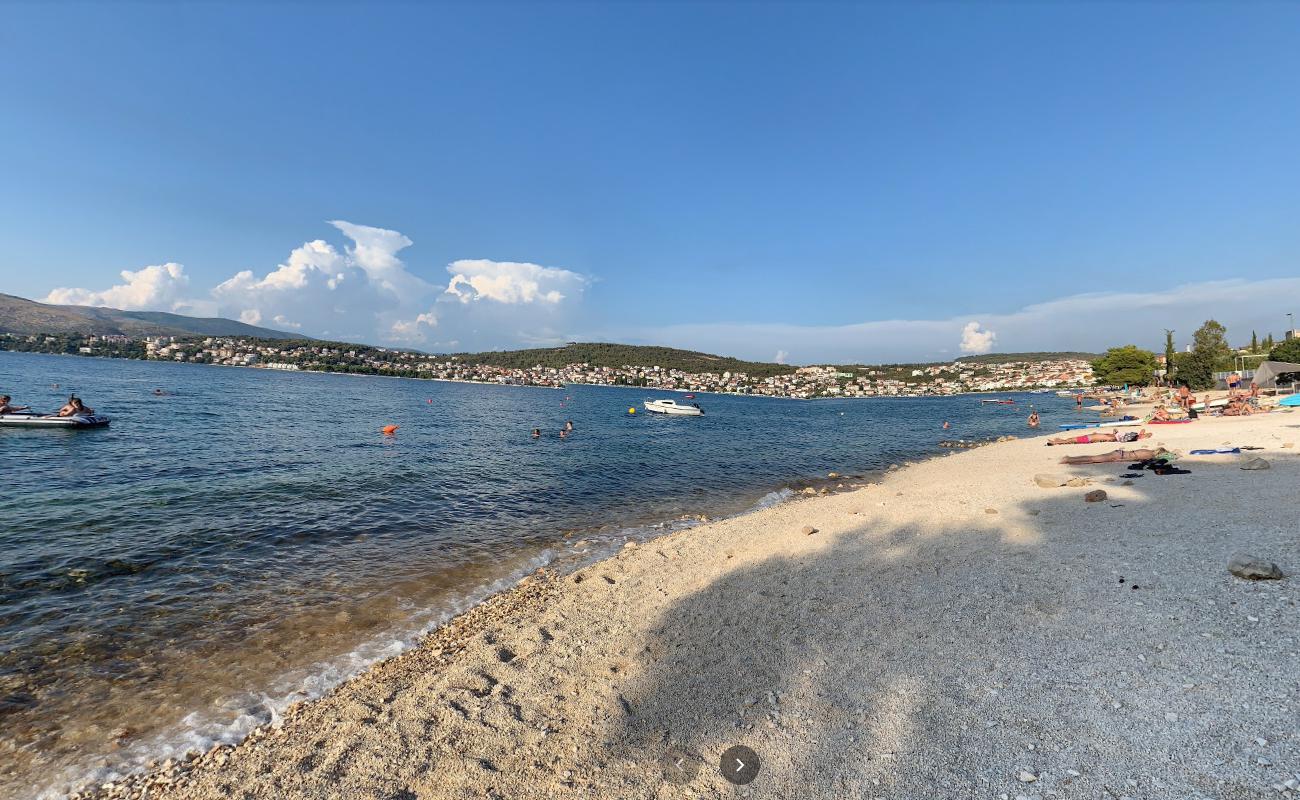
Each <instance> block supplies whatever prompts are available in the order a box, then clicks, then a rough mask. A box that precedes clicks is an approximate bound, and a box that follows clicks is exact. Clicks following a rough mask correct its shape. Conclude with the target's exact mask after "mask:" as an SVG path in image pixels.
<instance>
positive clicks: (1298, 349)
mask: <svg viewBox="0 0 1300 800" xmlns="http://www.w3.org/2000/svg"><path fill="white" fill-rule="evenodd" d="M1268 360H1269V361H1288V362H1290V363H1292V364H1300V339H1296V338H1291V339H1287V340H1286V341H1285V342H1282V344H1280V345H1278V346H1277V347H1274V348H1273V349H1271V350H1269V351H1268Z"/></svg>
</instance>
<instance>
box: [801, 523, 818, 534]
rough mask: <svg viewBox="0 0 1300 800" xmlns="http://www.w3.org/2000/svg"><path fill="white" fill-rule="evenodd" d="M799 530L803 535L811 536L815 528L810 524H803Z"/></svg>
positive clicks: (815, 530)
mask: <svg viewBox="0 0 1300 800" xmlns="http://www.w3.org/2000/svg"><path fill="white" fill-rule="evenodd" d="M800 532H801V533H803V535H804V536H812V535H813V534H814V533H816V532H817V529H816V528H814V527H813V526H811V525H805V526H803V530H802V531H800Z"/></svg>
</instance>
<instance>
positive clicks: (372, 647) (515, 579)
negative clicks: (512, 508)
mask: <svg viewBox="0 0 1300 800" xmlns="http://www.w3.org/2000/svg"><path fill="white" fill-rule="evenodd" d="M554 560H555V554H554V552H553V551H551V550H544V551H542V552H541V553H538V554H537V555H535V556H532V557H530V558H527V559H525V560H524V561H523V563H522V564H521V565H520V566H518V567H516V568H515V569H514V570H513V571H511V572H510V573H509V574H508V575H506V576H505V577H502V578H499V579H497V580H495V581H490V582H488V583H484V584H482V585H480V586H478V587H476V588H475V589H473V590H470V591H468V592H465V593H463V594H460V595H458V596H457V597H455V598H453V599H451V600H449V601H447V602H444V603H441V604H439V605H437V606H433V607H428V608H423V609H420V610H418V611H417V612H416V613H414V614H412V615H411V616H410V617H409V618H408V619H407V620H406V622H405V624H404V625H403V626H402V627H401V628H399V629H397V630H389V631H386V632H385V633H384V634H383V635H381V636H378V637H376V638H374V639H372V640H370V641H367V642H365V643H363V644H361V645H360V646H358V647H356V648H355V649H353V650H352V651H350V652H348V653H344V654H343V655H341V656H338V657H337V658H334V659H331V660H329V661H323V662H317V663H316V664H313V665H312V666H310V667H307V668H304V669H299V670H294V671H293V672H290V673H288V674H286V675H284V676H282V677H281V678H279V679H278V680H277V681H276V682H275V683H273V684H272V685H271V686H270V687H269V688H268V689H266V690H265V691H262V692H249V693H245V694H241V695H235V696H231V697H228V698H226V700H225V701H224V702H223V703H221V705H220V707H219V708H218V709H217V710H216V711H212V712H197V711H196V712H193V713H191V714H189V715H187V716H186V717H185V718H184V719H182V720H181V722H180V724H179V725H178V726H177V727H176V728H175V729H173V730H171V731H168V732H167V733H164V734H161V735H158V736H155V737H153V738H151V739H149V740H147V741H144V742H140V743H139V744H136V745H133V746H131V747H129V748H127V749H126V750H124V751H122V752H119V753H116V754H114V756H113V759H112V761H111V762H108V763H106V762H105V761H104V760H103V759H100V760H98V761H97V762H94V763H88V764H81V765H79V766H77V767H73V768H71V769H68V770H66V771H65V772H64V773H63V774H62V775H61V776H60V777H59V778H57V779H56V780H55V781H53V782H52V783H50V784H48V785H47V786H45V787H44V788H43V789H39V790H38V792H37V794H36V797H37V798H38V800H60V798H64V797H66V796H67V795H68V794H69V793H70V792H72V791H75V790H76V789H77V787H80V786H86V785H98V784H102V783H105V782H108V781H116V780H119V779H121V778H123V777H125V776H126V775H128V774H131V773H135V772H141V771H143V770H145V769H148V767H149V765H150V764H151V763H152V762H155V761H161V760H163V759H168V758H173V759H179V758H182V757H184V755H185V754H186V753H188V752H191V751H197V752H200V753H202V752H206V751H207V750H209V749H211V748H213V747H215V746H217V745H227V744H228V745H233V744H238V743H239V742H241V741H243V740H244V739H245V738H246V737H247V736H248V735H249V734H250V733H252V732H253V730H254V729H256V728H258V727H260V726H262V725H266V724H270V725H272V726H273V727H278V726H279V724H280V722H281V720H282V719H283V715H284V712H285V709H287V708H288V707H289V706H290V705H292V704H294V703H297V702H300V701H303V700H314V699H316V698H319V697H322V696H324V695H325V694H326V693H328V692H329V691H330V690H332V689H334V688H335V687H337V686H339V685H340V684H342V683H344V682H346V681H347V680H349V679H351V678H353V677H355V676H357V675H359V674H360V673H362V672H364V671H365V670H366V669H368V668H369V667H371V666H373V665H374V664H377V663H379V662H380V661H384V660H386V659H389V658H392V657H394V656H396V655H400V654H401V653H403V652H405V651H407V650H409V649H411V648H412V647H415V646H416V645H417V644H419V642H420V640H421V639H422V638H423V637H424V636H425V635H427V634H428V633H430V632H432V631H433V630H435V629H437V628H438V627H440V626H442V625H444V624H445V623H447V622H448V621H449V620H451V619H452V618H454V617H456V616H458V615H460V614H463V613H465V612H466V611H468V610H469V609H471V608H473V607H474V606H476V605H478V604H479V603H482V602H483V601H484V600H486V599H487V598H489V597H491V596H492V595H494V594H496V593H497V592H501V591H504V590H506V589H509V588H511V587H512V586H514V585H515V584H517V583H519V581H521V580H523V579H524V578H525V577H527V576H528V575H530V574H532V573H533V572H535V571H536V570H538V569H540V568H542V567H546V566H548V565H550V564H551V562H552V561H554Z"/></svg>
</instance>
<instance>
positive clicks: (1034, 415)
mask: <svg viewBox="0 0 1300 800" xmlns="http://www.w3.org/2000/svg"><path fill="white" fill-rule="evenodd" d="M1029 427H1031V428H1037V427H1038V412H1037V411H1030V412H1029Z"/></svg>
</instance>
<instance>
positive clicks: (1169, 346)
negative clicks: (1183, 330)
mask: <svg viewBox="0 0 1300 800" xmlns="http://www.w3.org/2000/svg"><path fill="white" fill-rule="evenodd" d="M1177 353H1178V351H1177V350H1175V349H1174V332H1173V331H1171V330H1169V329H1168V328H1165V381H1167V382H1172V381H1173V379H1174V362H1175V361H1177V360H1178V359H1177V358H1176V356H1177Z"/></svg>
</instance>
